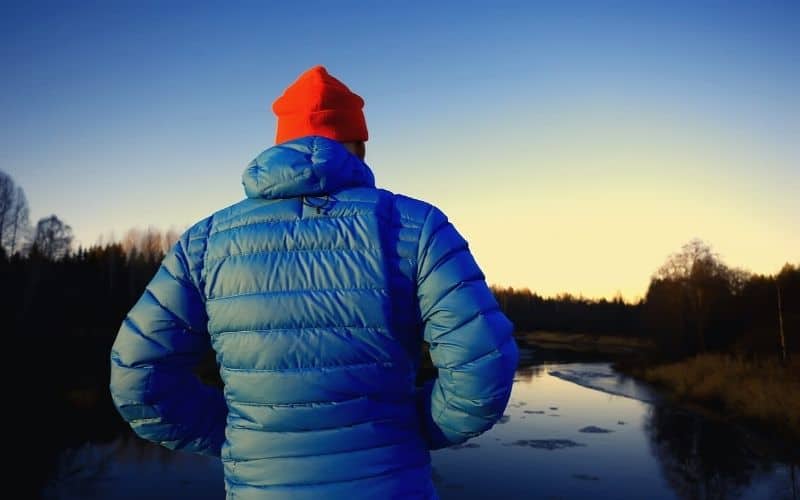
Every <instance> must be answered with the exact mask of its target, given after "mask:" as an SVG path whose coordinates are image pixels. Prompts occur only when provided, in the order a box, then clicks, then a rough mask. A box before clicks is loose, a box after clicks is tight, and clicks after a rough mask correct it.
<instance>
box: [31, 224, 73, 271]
mask: <svg viewBox="0 0 800 500" xmlns="http://www.w3.org/2000/svg"><path fill="white" fill-rule="evenodd" d="M31 245H32V246H31V253H33V254H35V255H37V256H42V257H44V258H45V259H49V260H59V259H62V258H64V257H66V256H67V255H68V254H69V251H70V247H71V246H72V228H71V227H70V226H68V225H66V224H64V222H62V221H61V219H59V218H58V217H56V216H55V215H51V216H50V217H44V218H42V219H39V222H38V223H37V224H36V231H35V232H34V235H33V242H32V244H31Z"/></svg>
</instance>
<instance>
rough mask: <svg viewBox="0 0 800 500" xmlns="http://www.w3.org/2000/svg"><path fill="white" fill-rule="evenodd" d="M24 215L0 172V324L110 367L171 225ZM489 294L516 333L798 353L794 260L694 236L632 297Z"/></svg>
mask: <svg viewBox="0 0 800 500" xmlns="http://www.w3.org/2000/svg"><path fill="white" fill-rule="evenodd" d="M28 214H29V209H28V206H27V201H26V198H25V194H24V191H23V190H22V189H21V188H20V187H17V186H15V185H14V183H13V181H12V180H11V178H10V177H9V176H8V175H6V174H4V173H3V172H0V235H2V241H1V242H0V243H1V244H0V278H2V284H3V285H2V286H0V304H1V305H0V314H2V318H1V319H0V321H2V322H3V324H4V325H11V327H12V328H13V330H14V331H19V332H23V331H24V332H27V335H30V336H35V338H37V339H42V340H45V339H46V340H47V345H48V346H52V352H55V351H56V350H60V352H62V353H72V354H71V355H74V356H79V357H81V358H83V357H84V355H85V354H87V353H89V352H95V353H96V354H97V356H99V357H98V358H97V359H99V360H100V361H98V363H102V364H103V365H107V363H106V361H107V354H108V350H109V349H110V347H111V343H112V342H113V338H114V336H115V334H116V331H117V329H118V328H119V325H120V323H121V322H122V320H123V318H124V316H125V314H126V313H127V312H128V311H129V310H130V308H131V307H132V306H133V304H134V302H135V301H136V300H137V299H138V298H139V297H140V296H141V294H142V293H143V291H144V287H145V286H146V284H147V283H148V282H149V280H150V279H151V277H152V276H153V274H154V273H155V271H156V269H157V268H158V265H159V263H160V261H161V259H162V258H163V256H164V254H165V252H166V251H167V250H168V249H169V248H170V246H171V245H172V244H173V243H174V242H175V241H176V240H177V238H178V237H179V232H178V231H176V230H174V229H173V230H168V231H161V230H159V229H156V228H153V227H150V228H147V229H145V230H139V229H132V230H129V231H128V232H127V233H125V234H124V235H123V237H122V238H121V239H120V240H119V241H116V240H113V239H112V240H111V241H107V242H103V241H102V240H100V241H98V243H96V244H95V245H93V246H91V247H89V248H78V249H77V250H73V249H72V241H73V238H72V230H71V228H70V226H69V225H67V224H65V223H64V222H62V221H61V220H60V219H59V218H58V217H56V216H55V215H52V216H49V217H45V218H43V219H41V220H40V221H39V222H38V223H37V224H36V227H35V228H31V227H30V226H29V225H28V223H27V220H28ZM493 291H494V293H495V296H496V298H497V300H498V302H499V304H500V306H501V308H502V309H503V310H504V311H505V313H506V314H507V315H508V316H509V317H510V319H511V320H512V321H513V322H514V324H515V326H516V328H517V330H518V331H533V330H548V331H555V332H578V333H589V334H598V335H621V336H628V337H638V338H644V339H651V340H652V341H653V342H654V343H655V345H656V347H657V349H656V353H657V354H658V356H659V357H660V358H663V359H678V358H682V357H687V356H692V355H694V354H698V353H702V352H707V351H723V350H727V351H735V352H739V353H743V354H747V355H749V356H771V355H776V354H777V355H780V356H788V355H791V354H792V353H793V352H797V351H798V350H799V349H800V333H799V332H798V330H800V266H799V265H797V264H786V265H785V266H784V267H783V269H782V270H780V272H779V273H777V274H776V275H774V276H762V275H755V274H751V273H748V272H746V271H743V270H740V269H736V268H732V267H729V266H727V265H726V264H725V263H724V262H723V261H722V260H721V259H720V257H719V256H718V255H717V254H715V253H714V252H713V250H712V249H711V247H710V246H709V245H708V244H706V243H704V242H702V241H700V240H693V241H691V242H689V243H687V244H686V245H684V246H683V248H682V249H681V250H680V251H678V252H676V253H675V254H673V255H671V256H670V257H669V258H668V259H667V261H666V262H665V263H664V264H663V265H662V266H661V267H659V268H657V269H656V271H655V272H654V274H653V276H652V277H651V280H650V285H649V288H648V290H647V293H646V296H645V297H644V298H643V299H642V300H640V301H638V302H635V303H629V302H625V301H624V300H622V298H621V297H616V298H614V299H611V300H607V299H600V300H589V299H586V298H583V297H576V296H573V295H569V294H564V295H559V296H557V297H542V296H540V295H538V294H536V293H534V292H532V291H530V290H529V289H513V288H504V287H493ZM784 353H785V354H784ZM73 366H74V365H73ZM104 369H107V367H106V368H104Z"/></svg>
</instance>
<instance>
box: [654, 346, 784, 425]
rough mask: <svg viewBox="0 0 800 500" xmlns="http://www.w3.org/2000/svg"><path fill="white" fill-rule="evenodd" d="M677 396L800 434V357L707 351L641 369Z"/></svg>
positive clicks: (731, 414) (732, 414)
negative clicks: (759, 357) (782, 359)
mask: <svg viewBox="0 0 800 500" xmlns="http://www.w3.org/2000/svg"><path fill="white" fill-rule="evenodd" d="M641 375H642V376H643V378H644V379H645V380H647V381H649V382H651V383H654V384H656V385H660V386H663V387H665V388H666V389H667V390H668V391H669V392H671V393H672V395H674V396H675V397H676V398H678V399H680V400H685V401H695V402H701V403H710V404H713V405H715V406H718V407H719V408H720V409H721V410H722V411H723V412H726V413H729V414H730V416H731V417H734V418H736V417H744V418H746V419H752V420H755V421H758V422H760V423H761V424H764V425H767V426H769V427H772V428H774V430H776V431H777V432H778V433H779V434H788V435H790V436H793V437H794V438H800V362H798V361H797V360H795V361H793V362H788V363H786V364H783V363H781V362H780V361H779V360H777V359H771V360H746V359H743V358H739V357H734V356H731V355H725V354H702V355H699V356H696V357H694V358H690V359H687V360H684V361H680V362H677V363H671V364H665V365H660V366H656V367H652V368H646V369H644V370H642V373H641Z"/></svg>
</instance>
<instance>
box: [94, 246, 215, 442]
mask: <svg viewBox="0 0 800 500" xmlns="http://www.w3.org/2000/svg"><path fill="white" fill-rule="evenodd" d="M185 237H186V235H184V237H183V238H182V239H181V240H180V241H178V242H177V243H176V244H175V246H174V247H172V249H171V250H170V251H169V253H168V254H167V255H166V257H165V258H164V260H163V262H162V263H161V266H160V267H159V269H158V271H157V272H156V274H155V276H154V277H153V279H152V281H150V283H149V284H148V285H147V288H146V289H145V292H144V294H143V295H142V296H141V298H140V299H139V301H138V302H137V303H136V305H135V306H134V307H133V309H131V311H130V312H129V313H128V315H127V317H126V318H125V320H124V322H123V323H122V326H121V327H120V329H119V332H118V333H117V338H116V340H115V341H114V345H113V347H112V350H111V383H110V389H111V395H112V398H113V401H114V404H115V405H116V407H117V409H118V410H119V413H120V414H121V415H122V417H123V418H124V419H125V420H126V421H128V422H129V423H130V425H131V427H132V428H133V430H134V431H135V432H136V433H137V434H138V435H139V436H141V437H142V438H144V439H147V440H150V441H154V442H156V443H159V444H161V445H164V446H166V447H168V448H173V449H180V450H185V451H191V452H195V453H202V454H208V455H216V456H219V454H220V448H221V446H222V442H223V441H224V433H225V419H226V415H227V406H226V404H225V400H224V397H223V395H222V391H221V390H219V389H216V388H212V387H209V386H207V385H205V384H203V383H201V382H200V380H199V379H198V378H197V377H196V376H195V375H194V373H193V371H192V370H193V368H194V366H195V365H196V364H197V362H198V361H199V360H200V358H202V357H203V356H204V355H205V354H206V353H207V352H208V350H209V349H210V340H209V335H208V333H207V331H206V324H207V321H208V319H207V317H206V313H205V306H204V302H203V298H202V296H201V295H200V292H199V290H198V288H197V286H195V285H194V283H193V282H192V280H191V278H190V275H189V265H188V262H187V258H186V254H185V252H184V250H183V248H184V244H185V242H184V241H183V240H184V238H185Z"/></svg>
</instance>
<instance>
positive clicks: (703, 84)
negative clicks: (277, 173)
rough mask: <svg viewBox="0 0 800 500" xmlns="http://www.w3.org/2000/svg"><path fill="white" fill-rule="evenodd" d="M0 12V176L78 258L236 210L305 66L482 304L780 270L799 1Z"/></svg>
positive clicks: (798, 237) (792, 151)
mask: <svg viewBox="0 0 800 500" xmlns="http://www.w3.org/2000/svg"><path fill="white" fill-rule="evenodd" d="M427 3H428V2H377V1H376V2H354V1H341V2H313V1H305V2H296V3H295V4H294V5H289V4H290V3H289V2H244V3H237V2H211V3H205V2H179V1H175V2H161V3H156V2H122V1H112V2H104V1H97V2H77V1H71V2H54V3H41V2H19V3H17V4H16V5H15V4H14V3H13V2H11V3H10V2H4V3H3V4H2V7H0V42H1V43H0V64H1V66H0V67H1V68H2V75H3V77H2V78H0V110H1V112H2V115H1V116H2V118H0V119H1V120H2V134H0V169H2V170H4V171H6V172H8V173H9V174H10V175H11V176H12V177H13V178H14V179H15V181H16V182H17V183H18V184H20V185H21V186H22V187H23V188H24V189H25V190H26V193H27V195H28V198H29V201H30V205H31V209H32V215H33V217H34V218H38V217H42V216H46V215H49V214H51V213H55V214H57V215H58V216H60V217H61V218H63V219H64V220H65V221H66V222H67V223H69V224H71V225H72V227H73V228H74V231H75V234H76V236H77V239H78V241H79V242H80V243H81V244H84V245H88V244H92V243H94V242H96V241H97V239H98V237H99V236H100V235H101V234H105V235H108V234H109V233H110V232H111V231H113V233H114V235H116V236H117V237H120V236H121V235H122V233H124V231H125V230H126V229H128V228H130V227H134V226H139V227H145V226H147V225H151V224H152V225H156V226H159V227H162V228H167V227H169V226H176V227H178V228H180V229H182V228H185V227H186V226H187V225H189V224H191V223H193V222H195V221H197V220H198V219H200V218H202V217H204V216H206V215H208V214H209V213H211V212H213V211H215V210H217V209H219V208H221V207H223V206H226V205H229V204H231V203H234V202H236V201H238V200H239V199H241V198H242V197H243V192H242V189H241V184H240V176H241V172H242V170H243V169H244V166H245V165H246V164H247V163H248V162H249V161H250V160H251V159H252V158H253V157H254V156H255V155H256V154H257V153H259V152H260V151H261V150H263V149H265V148H266V147H269V146H271V145H272V144H273V138H274V126H275V121H274V117H273V115H272V114H271V111H270V105H271V103H272V101H273V99H274V98H275V97H277V96H278V95H279V94H280V93H281V91H282V90H283V89H284V88H285V87H286V85H288V84H289V83H291V82H292V81H293V80H294V79H295V78H296V77H297V76H298V75H299V74H300V73H301V72H302V71H304V70H306V69H308V68H309V67H311V66H313V65H316V64H323V65H325V66H326V67H327V68H328V70H329V71H330V72H331V73H332V74H333V75H335V76H337V77H339V78H340V79H342V80H343V81H344V82H346V83H347V84H348V85H349V86H350V87H351V88H352V89H353V90H354V91H356V92H358V93H359V94H361V95H362V96H363V97H364V98H365V100H366V102H367V105H366V108H365V112H366V115H367V121H368V125H369V129H370V137H371V139H370V141H369V142H368V150H367V155H368V156H367V163H368V164H370V166H371V167H372V168H373V170H374V171H375V174H376V178H377V183H378V185H379V186H381V187H384V188H388V189H391V190H393V191H397V192H402V193H405V194H408V195H411V196H415V197H419V198H423V199H426V200H428V201H431V202H434V203H435V204H437V205H439V206H440V207H441V208H442V209H443V210H444V211H445V212H446V213H447V214H448V215H449V216H450V218H451V219H452V220H453V222H454V223H455V224H456V226H457V227H458V228H459V230H460V231H461V232H462V233H463V234H464V235H465V236H466V237H467V238H468V240H469V241H470V245H471V248H472V249H473V252H474V253H475V255H476V258H477V260H478V262H479V264H480V265H481V267H482V268H483V269H484V271H485V273H486V275H487V278H488V281H489V282H491V283H494V284H500V285H512V286H515V287H521V286H527V287H530V288H531V289H532V290H535V291H538V292H540V293H543V294H545V295H551V294H555V293H558V292H571V293H582V294H584V295H586V296H589V297H601V296H611V295H613V294H615V293H616V292H618V291H619V292H621V293H622V294H623V295H624V296H625V297H626V298H630V299H632V298H635V297H637V296H641V295H642V294H643V293H644V291H645V290H646V286H647V282H648V279H649V277H650V275H651V273H652V272H653V271H654V270H655V269H656V268H657V267H658V266H659V265H660V264H661V263H662V262H663V261H664V259H665V258H666V257H667V255H668V254H669V253H671V252H673V251H676V250H678V249H679V248H680V246H681V245H682V244H683V243H685V242H686V241H688V240H689V239H690V238H693V237H700V238H703V239H705V240H706V241H708V242H710V243H711V244H712V245H713V246H714V248H715V249H716V250H717V251H718V252H719V253H720V254H721V256H722V257H723V258H724V259H725V260H726V262H727V263H728V264H730V265H733V266H737V267H744V268H747V269H750V270H752V271H755V272H761V273H773V272H776V271H777V270H779V269H780V267H781V265H782V264H783V263H785V262H787V261H790V262H798V261H800V231H799V230H798V227H800V196H798V193H800V146H799V144H800V101H799V100H798V97H799V96H798V89H800V60H799V58H798V55H799V54H800V49H799V48H798V47H800V2H768V1H759V2H702V1H691V2H638V1H632V2H569V1H567V2H549V3H540V2H489V1H485V2H475V1H464V2H430V3H431V4H434V3H435V5H427Z"/></svg>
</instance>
